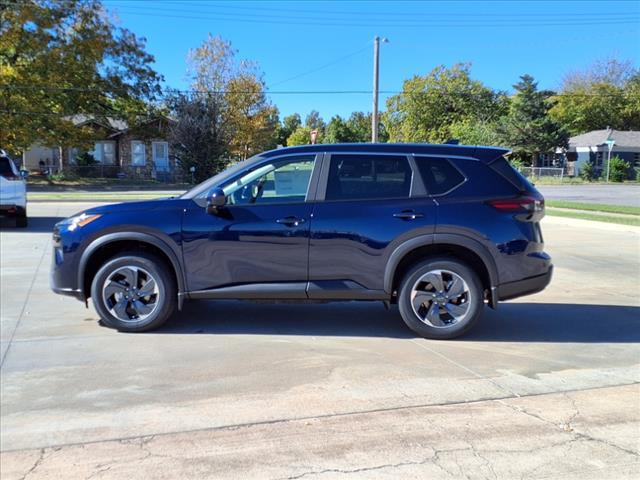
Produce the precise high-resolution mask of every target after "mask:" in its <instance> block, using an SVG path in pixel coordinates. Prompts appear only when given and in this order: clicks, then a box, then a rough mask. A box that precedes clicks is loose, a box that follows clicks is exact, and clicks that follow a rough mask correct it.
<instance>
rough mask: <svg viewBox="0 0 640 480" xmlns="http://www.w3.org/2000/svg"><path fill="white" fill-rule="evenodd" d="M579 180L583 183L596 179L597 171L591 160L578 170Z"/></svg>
mask: <svg viewBox="0 0 640 480" xmlns="http://www.w3.org/2000/svg"><path fill="white" fill-rule="evenodd" d="M580 178H581V179H583V180H584V181H585V182H593V181H594V180H596V179H597V178H598V171H597V170H596V166H595V164H594V163H593V160H589V161H588V162H587V163H585V164H584V165H583V166H582V168H580Z"/></svg>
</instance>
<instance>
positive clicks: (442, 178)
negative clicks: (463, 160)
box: [415, 156, 465, 195]
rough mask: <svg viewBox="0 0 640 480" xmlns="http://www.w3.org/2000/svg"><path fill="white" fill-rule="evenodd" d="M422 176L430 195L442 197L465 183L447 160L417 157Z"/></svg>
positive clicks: (460, 174) (462, 177) (462, 176)
mask: <svg viewBox="0 0 640 480" xmlns="http://www.w3.org/2000/svg"><path fill="white" fill-rule="evenodd" d="M415 159H416V164H417V165H418V170H419V171H420V176H421V177H422V181H423V182H424V186H425V188H426V189H427V193H428V194H429V195H442V194H443V193H447V192H449V191H451V190H453V189H454V188H455V187H457V186H458V185H460V184H461V183H462V182H464V180H465V178H464V175H462V173H460V171H459V170H458V169H457V168H456V167H454V166H453V165H452V164H451V162H450V161H449V160H447V159H446V158H436V157H419V156H416V157H415Z"/></svg>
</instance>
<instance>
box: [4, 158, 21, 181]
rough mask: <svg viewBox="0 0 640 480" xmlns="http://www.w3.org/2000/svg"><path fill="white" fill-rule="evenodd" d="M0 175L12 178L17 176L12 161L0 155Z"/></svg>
mask: <svg viewBox="0 0 640 480" xmlns="http://www.w3.org/2000/svg"><path fill="white" fill-rule="evenodd" d="M0 176H3V177H4V178H13V177H16V176H17V172H16V171H15V169H14V167H13V162H12V161H11V160H10V159H9V158H8V157H0Z"/></svg>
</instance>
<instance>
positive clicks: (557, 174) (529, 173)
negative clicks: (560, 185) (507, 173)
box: [520, 167, 565, 181]
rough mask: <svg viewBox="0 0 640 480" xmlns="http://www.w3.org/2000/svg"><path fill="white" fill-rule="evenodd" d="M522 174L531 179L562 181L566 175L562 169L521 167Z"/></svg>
mask: <svg viewBox="0 0 640 480" xmlns="http://www.w3.org/2000/svg"><path fill="white" fill-rule="evenodd" d="M520 173H522V174H523V175H524V176H525V177H527V178H530V179H539V178H556V179H558V180H560V181H562V179H563V178H564V175H565V171H564V168H561V167H521V168H520Z"/></svg>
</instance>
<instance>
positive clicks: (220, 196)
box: [207, 187, 227, 214]
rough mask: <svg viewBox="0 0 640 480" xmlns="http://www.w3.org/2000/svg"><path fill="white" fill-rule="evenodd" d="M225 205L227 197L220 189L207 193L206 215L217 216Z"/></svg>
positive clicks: (213, 189) (216, 188)
mask: <svg viewBox="0 0 640 480" xmlns="http://www.w3.org/2000/svg"><path fill="white" fill-rule="evenodd" d="M226 203H227V197H226V196H225V194H224V191H223V190H222V189H221V188H219V187H215V188H212V189H211V190H209V193H207V213H213V214H217V213H218V212H219V211H220V209H221V208H222V207H224V206H225V204H226Z"/></svg>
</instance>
